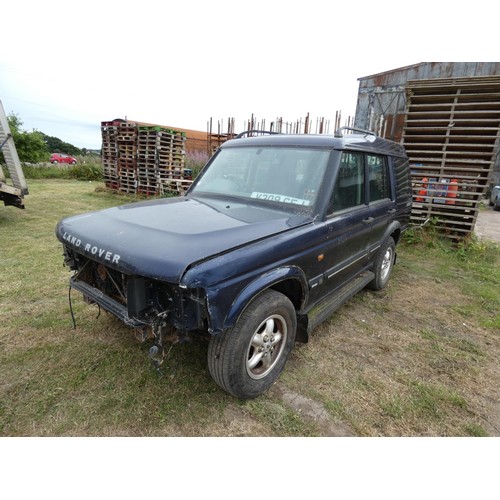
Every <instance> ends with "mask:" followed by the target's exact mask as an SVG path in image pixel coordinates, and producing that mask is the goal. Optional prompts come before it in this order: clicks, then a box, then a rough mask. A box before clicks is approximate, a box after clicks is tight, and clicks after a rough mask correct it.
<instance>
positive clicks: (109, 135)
mask: <svg viewBox="0 0 500 500" xmlns="http://www.w3.org/2000/svg"><path fill="white" fill-rule="evenodd" d="M119 125H120V122H119V121H111V122H101V135H102V166H103V177H104V184H105V185H106V187H107V188H109V189H113V190H118V189H119V187H120V186H119V182H118V148H117V144H116V138H117V136H118V126H119Z"/></svg>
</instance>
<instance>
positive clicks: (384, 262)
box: [368, 236, 396, 290]
mask: <svg viewBox="0 0 500 500" xmlns="http://www.w3.org/2000/svg"><path fill="white" fill-rule="evenodd" d="M395 258H396V244H395V243H394V239H393V238H392V237H391V236H389V238H387V239H386V240H385V241H384V243H383V244H382V245H381V247H380V248H379V251H378V254H377V258H376V259H375V263H374V265H373V272H374V273H375V278H374V279H373V281H372V282H371V283H369V284H368V288H371V289H372V290H382V288H384V287H385V285H387V282H388V281H389V278H390V277H391V273H392V268H393V267H394V260H395Z"/></svg>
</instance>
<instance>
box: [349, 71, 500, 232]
mask: <svg viewBox="0 0 500 500" xmlns="http://www.w3.org/2000/svg"><path fill="white" fill-rule="evenodd" d="M354 126H355V127H357V128H362V129H367V130H371V131H373V132H376V133H377V134H378V135H381V136H382V137H386V138H388V139H392V140H395V141H397V142H400V141H401V142H402V143H403V144H404V145H405V147H406V150H407V153H408V156H409V158H410V164H411V169H412V184H413V210H412V223H413V224H423V223H425V222H426V221H428V220H432V221H433V222H434V223H435V224H436V226H437V227H438V228H440V229H442V230H443V232H444V233H445V234H447V235H449V236H450V237H453V238H461V237H464V236H467V234H469V233H470V232H472V231H473V230H474V225H475V221H476V217H477V211H478V209H479V202H480V201H481V199H482V197H483V196H484V193H485V192H486V190H487V188H488V186H489V185H490V184H491V183H492V182H499V181H500V155H499V154H498V153H499V141H500V62H423V63H419V64H415V65H411V66H406V67H404V68H398V69H394V70H392V71H386V72H384V73H379V74H376V75H371V76H366V77H362V78H359V93H358V102H357V108H356V117H355V125H354Z"/></svg>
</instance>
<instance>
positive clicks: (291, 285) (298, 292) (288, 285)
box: [223, 266, 308, 329]
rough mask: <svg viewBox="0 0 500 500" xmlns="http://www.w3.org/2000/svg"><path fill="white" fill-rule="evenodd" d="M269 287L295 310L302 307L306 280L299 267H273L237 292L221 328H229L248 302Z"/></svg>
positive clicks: (305, 291)
mask: <svg viewBox="0 0 500 500" xmlns="http://www.w3.org/2000/svg"><path fill="white" fill-rule="evenodd" d="M269 289H272V290H275V291H277V292H280V293H282V294H283V295H285V296H286V297H287V298H288V299H289V300H290V301H291V302H292V304H293V306H294V308H295V310H296V311H299V310H300V309H301V308H302V306H303V304H304V303H305V301H306V299H307V290H308V288H307V280H306V278H305V275H304V272H303V271H302V270H301V269H300V268H298V267H295V266H291V267H281V268H278V269H275V270H273V271H271V272H269V273H266V274H264V275H261V276H259V277H258V278H257V279H255V280H254V281H252V282H251V283H249V284H248V285H247V286H246V287H245V288H244V289H243V290H242V291H241V292H240V293H239V294H238V296H237V297H236V299H235V300H234V302H233V303H232V305H231V308H230V309H229V311H228V313H227V315H226V317H225V319H224V326H223V328H224V329H226V328H231V327H232V326H233V325H234V324H235V323H236V321H237V320H238V318H239V317H240V316H241V314H242V313H243V311H244V310H245V309H246V307H247V306H248V304H250V302H251V301H252V300H253V299H255V298H256V297H257V296H259V295H260V294H261V293H263V292H264V291H265V290H269Z"/></svg>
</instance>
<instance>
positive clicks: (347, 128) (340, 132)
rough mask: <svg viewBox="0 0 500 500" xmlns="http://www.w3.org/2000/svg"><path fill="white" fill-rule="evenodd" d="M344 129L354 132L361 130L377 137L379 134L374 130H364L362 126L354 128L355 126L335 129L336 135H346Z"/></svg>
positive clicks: (362, 132)
mask: <svg viewBox="0 0 500 500" xmlns="http://www.w3.org/2000/svg"><path fill="white" fill-rule="evenodd" d="M343 130H351V131H352V132H360V133H361V134H366V135H373V136H375V137H377V134H375V133H374V132H370V131H369V130H363V129H362V128H353V127H340V128H338V129H337V130H336V131H335V134H334V137H344V136H343V134H342V131H343Z"/></svg>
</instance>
